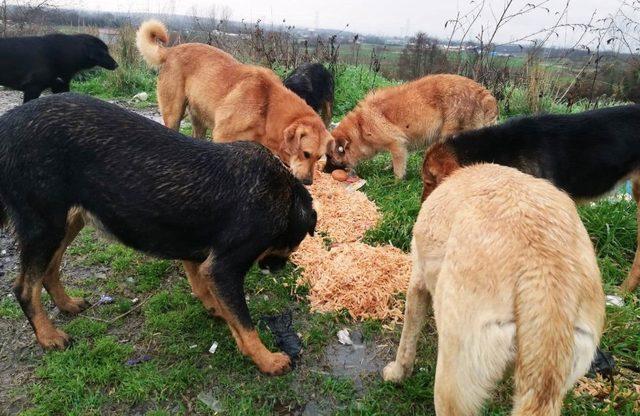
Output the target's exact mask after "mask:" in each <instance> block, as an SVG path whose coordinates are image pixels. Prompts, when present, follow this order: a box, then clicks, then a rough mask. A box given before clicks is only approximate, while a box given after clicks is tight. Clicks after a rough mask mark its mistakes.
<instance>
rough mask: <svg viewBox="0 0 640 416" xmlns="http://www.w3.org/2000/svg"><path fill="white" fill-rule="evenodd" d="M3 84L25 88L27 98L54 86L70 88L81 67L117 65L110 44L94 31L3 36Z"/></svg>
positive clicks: (0, 75) (58, 89) (0, 70)
mask: <svg viewBox="0 0 640 416" xmlns="http://www.w3.org/2000/svg"><path fill="white" fill-rule="evenodd" d="M0 57H1V58H0V85H3V86H5V87H9V88H11V89H14V90H19V91H22V92H24V102H25V103H26V102H27V101H29V100H33V99H35V98H38V97H39V96H40V94H41V93H42V91H44V90H46V89H47V88H51V91H52V92H53V93H59V92H66V91H69V83H70V82H71V78H72V77H73V76H74V75H75V74H76V73H77V72H78V71H80V70H83V69H88V68H92V67H94V66H101V67H103V68H106V69H116V68H117V67H118V64H117V63H116V61H115V60H114V59H113V58H112V57H111V56H110V55H109V49H108V48H107V45H105V43H104V42H103V41H101V40H100V39H98V38H96V37H95V36H90V35H84V34H82V35H62V34H54V35H45V36H29V37H19V38H6V39H0Z"/></svg>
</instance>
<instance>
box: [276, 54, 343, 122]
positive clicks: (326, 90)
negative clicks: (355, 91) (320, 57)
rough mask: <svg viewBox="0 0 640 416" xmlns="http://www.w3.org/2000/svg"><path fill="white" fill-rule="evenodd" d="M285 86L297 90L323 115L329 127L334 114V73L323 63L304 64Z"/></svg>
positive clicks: (289, 77)
mask: <svg viewBox="0 0 640 416" xmlns="http://www.w3.org/2000/svg"><path fill="white" fill-rule="evenodd" d="M284 85H285V87H287V88H289V89H290V90H291V91H293V92H295V93H296V94H297V95H298V96H299V97H301V98H302V99H303V100H305V101H306V102H307V104H309V107H311V108H313V109H314V111H315V112H316V113H318V114H320V116H321V117H322V120H323V121H324V124H325V125H326V126H327V127H329V124H331V117H332V116H333V75H331V72H329V71H328V70H327V69H326V68H325V67H324V66H323V65H322V64H310V63H306V64H302V65H300V66H299V67H297V68H296V69H294V70H293V72H292V73H291V74H289V76H288V77H287V78H286V79H285V80H284Z"/></svg>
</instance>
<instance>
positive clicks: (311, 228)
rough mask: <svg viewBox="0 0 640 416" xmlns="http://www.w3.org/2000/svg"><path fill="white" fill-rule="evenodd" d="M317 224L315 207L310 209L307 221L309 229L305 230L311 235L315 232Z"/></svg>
mask: <svg viewBox="0 0 640 416" xmlns="http://www.w3.org/2000/svg"><path fill="white" fill-rule="evenodd" d="M317 224H318V213H317V212H316V210H315V209H312V210H311V221H309V230H307V232H308V233H309V235H310V236H311V237H313V236H314V235H315V233H316V225H317Z"/></svg>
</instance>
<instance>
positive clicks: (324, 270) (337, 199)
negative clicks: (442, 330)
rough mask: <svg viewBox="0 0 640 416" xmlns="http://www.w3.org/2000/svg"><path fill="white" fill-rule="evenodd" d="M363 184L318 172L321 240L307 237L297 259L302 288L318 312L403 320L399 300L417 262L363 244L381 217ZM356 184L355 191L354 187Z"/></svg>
mask: <svg viewBox="0 0 640 416" xmlns="http://www.w3.org/2000/svg"><path fill="white" fill-rule="evenodd" d="M358 184H359V181H351V183H348V182H346V183H341V182H338V181H336V180H334V179H332V177H331V175H329V174H325V173H321V172H316V173H315V176H314V182H313V185H311V186H310V187H309V191H310V192H311V194H312V195H313V199H314V206H315V208H316V210H317V211H318V225H317V227H316V235H315V236H314V237H313V238H306V239H305V240H304V241H303V242H302V244H301V246H300V248H299V249H298V251H296V252H295V253H294V254H293V256H292V260H293V262H294V263H295V264H297V265H298V266H300V267H302V268H303V271H302V275H301V279H300V281H299V282H298V284H304V285H308V286H309V288H310V292H309V300H310V302H311V308H312V310H315V311H321V312H328V311H337V310H342V309H346V310H347V311H348V312H349V314H350V315H351V316H352V317H353V318H357V319H365V318H374V319H383V320H389V321H398V320H401V319H402V316H403V311H404V302H403V301H402V300H401V299H399V298H398V294H399V293H405V292H406V289H407V285H408V282H409V274H410V270H411V262H410V259H409V256H408V255H407V254H405V253H404V252H402V251H401V250H399V249H397V248H395V247H393V246H389V245H385V246H376V247H374V246H370V245H367V244H364V243H362V242H360V240H361V239H362V238H363V236H364V234H365V232H366V231H367V230H368V229H370V228H373V227H375V226H376V224H377V223H378V221H379V219H380V213H379V212H378V208H377V207H376V205H375V204H374V203H373V202H372V201H370V200H369V199H368V198H367V197H366V195H365V194H364V193H362V192H360V191H358V190H357V186H358ZM354 185H355V186H354Z"/></svg>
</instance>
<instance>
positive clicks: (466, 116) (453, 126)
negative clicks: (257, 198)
mask: <svg viewBox="0 0 640 416" xmlns="http://www.w3.org/2000/svg"><path fill="white" fill-rule="evenodd" d="M497 119H498V105H497V102H496V99H495V98H494V97H493V96H492V95H491V93H490V92H489V91H488V90H487V89H485V88H484V87H483V86H482V85H480V84H478V83H477V82H475V81H472V80H470V79H468V78H465V77H461V76H458V75H447V74H442V75H429V76H426V77H424V78H420V79H418V80H416V81H413V82H409V83H406V84H403V85H399V86H396V87H387V88H382V89H379V90H376V91H374V92H372V93H369V94H368V95H367V96H366V97H365V98H364V99H363V100H362V101H361V102H360V103H358V106H357V107H356V108H355V109H354V110H353V111H351V112H350V113H348V114H347V115H346V116H345V117H344V119H343V120H342V121H341V122H340V124H339V125H338V126H337V127H336V128H335V129H334V130H333V131H332V132H331V134H332V135H333V137H334V140H333V142H331V143H330V145H329V149H328V152H327V165H326V169H328V170H331V169H335V168H342V169H344V168H350V167H354V166H355V165H356V164H357V163H358V162H359V161H360V160H363V159H367V158H370V157H372V156H374V155H375V154H376V153H378V152H380V151H383V150H388V151H389V152H391V157H392V160H393V172H394V174H395V175H396V177H398V178H403V177H404V175H405V172H406V166H407V153H408V150H409V149H423V148H425V147H426V146H428V145H429V144H431V143H433V142H435V141H436V140H438V139H440V138H442V137H447V136H449V135H451V134H454V133H458V132H460V131H464V130H468V129H475V128H480V127H483V126H487V125H490V124H495V122H496V121H497Z"/></svg>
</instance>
